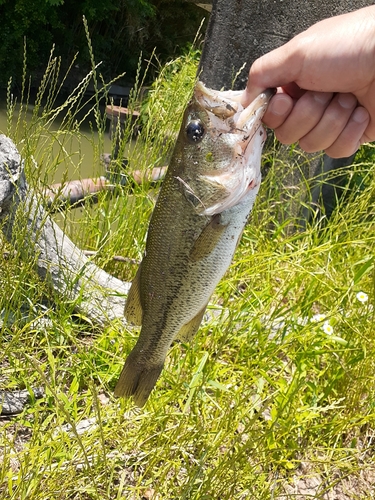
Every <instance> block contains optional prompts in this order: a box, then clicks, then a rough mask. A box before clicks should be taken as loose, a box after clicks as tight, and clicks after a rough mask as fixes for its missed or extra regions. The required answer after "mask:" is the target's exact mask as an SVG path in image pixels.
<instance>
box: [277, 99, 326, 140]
mask: <svg viewBox="0 0 375 500" xmlns="http://www.w3.org/2000/svg"><path fill="white" fill-rule="evenodd" d="M332 96H333V94H332V92H310V91H309V92H305V94H304V95H303V96H302V97H301V99H298V101H297V102H296V104H295V105H294V108H293V109H292V111H291V113H290V114H289V116H288V117H287V119H286V120H285V121H284V123H283V124H282V125H280V126H279V127H277V128H276V129H275V135H276V137H277V138H278V139H279V141H280V142H282V143H283V144H292V143H293V142H298V141H299V140H300V139H301V138H302V137H304V136H305V135H307V134H308V133H309V132H310V131H311V130H312V129H313V128H314V127H315V126H316V125H317V124H318V123H319V121H320V120H321V118H322V116H323V114H324V112H325V110H326V108H327V106H328V104H329V102H330V101H331V100H332Z"/></svg>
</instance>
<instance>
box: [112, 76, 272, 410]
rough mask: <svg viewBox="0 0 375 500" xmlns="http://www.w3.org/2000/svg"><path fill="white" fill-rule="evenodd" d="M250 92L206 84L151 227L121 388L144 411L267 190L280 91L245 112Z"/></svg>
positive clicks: (186, 121)
mask: <svg viewBox="0 0 375 500" xmlns="http://www.w3.org/2000/svg"><path fill="white" fill-rule="evenodd" d="M241 94H242V92H235V91H227V92H218V91H213V90H210V89H207V88H206V87H205V86H204V85H203V84H202V83H201V82H198V83H197V84H196V86H195V89H194V95H193V97H192V99H191V101H190V103H189V105H188V107H187V109H186V111H185V114H184V118H183V123H182V126H181V130H180V133H179V137H178V139H177V142H176V146H175V149H174V153H173V156H172V159H171V162H170V165H169V167H168V171H167V174H166V177H165V179H164V181H163V185H162V187H161V190H160V193H159V196H158V200H157V202H156V205H155V209H154V212H153V214H152V217H151V221H150V225H149V230H148V235H147V242H146V250H145V254H144V257H143V260H142V262H141V264H140V267H139V269H138V271H137V274H136V276H135V279H134V280H133V283H132V286H131V289H130V291H129V295H128V298H127V302H126V306H125V317H126V319H127V321H128V322H130V323H133V324H136V325H141V326H142V328H141V332H140V335H139V338H138V341H137V343H136V345H135V347H134V349H133V350H132V351H131V353H130V354H129V356H128V358H127V360H126V362H125V365H124V368H123V370H122V373H121V375H120V379H119V381H118V383H117V386H116V388H115V395H116V396H124V397H130V396H133V398H134V402H135V403H136V404H137V405H138V406H143V405H144V404H145V402H146V401H147V399H148V397H149V395H150V392H151V391H152V389H153V387H154V385H155V383H156V381H157V379H158V377H159V375H160V373H161V371H162V369H163V365H164V362H165V358H166V355H167V352H168V349H169V348H170V346H171V344H172V342H173V340H174V339H176V338H179V339H182V340H189V339H191V338H192V337H193V336H194V334H195V333H196V332H197V330H198V328H199V325H200V323H201V321H202V317H203V315H204V312H205V309H206V307H207V304H208V301H209V299H210V297H211V295H212V293H213V292H214V290H215V287H216V285H217V284H218V282H219V281H220V279H221V278H222V276H223V275H224V273H225V272H226V270H227V269H228V267H229V265H230V263H231V260H232V258H233V254H234V252H235V249H236V246H237V244H238V241H239V239H240V237H241V234H242V231H243V229H244V226H245V224H246V221H247V218H248V216H249V213H250V211H251V208H252V206H253V203H254V201H255V197H256V194H257V192H258V190H259V186H260V181H261V173H260V163H261V152H262V147H263V143H264V139H265V135H266V134H265V131H264V129H263V127H262V124H261V120H262V117H263V114H264V112H265V110H266V107H267V104H268V102H269V99H270V97H271V96H272V91H266V92H265V93H263V94H261V95H260V96H258V98H257V99H255V101H253V103H251V105H250V106H248V107H247V108H245V109H244V108H243V107H242V105H241V104H240V96H241Z"/></svg>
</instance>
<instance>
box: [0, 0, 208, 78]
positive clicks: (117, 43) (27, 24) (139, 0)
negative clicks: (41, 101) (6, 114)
mask: <svg viewBox="0 0 375 500" xmlns="http://www.w3.org/2000/svg"><path fill="white" fill-rule="evenodd" d="M0 13H1V33H0V85H2V86H5V85H6V84H7V82H8V80H9V78H10V77H12V78H13V82H14V83H20V76H21V75H20V74H19V68H21V67H22V60H23V52H24V43H25V40H26V45H27V54H28V59H27V64H28V71H29V72H30V71H32V72H34V73H35V72H40V71H41V70H42V67H43V64H41V63H42V62H43V61H45V60H46V59H47V57H48V54H49V52H50V51H51V48H52V46H53V45H54V46H55V52H56V54H57V55H58V56H60V57H61V58H62V60H63V67H64V70H66V69H67V65H66V63H65V61H71V60H72V58H73V57H75V55H76V53H77V52H78V53H79V55H78V58H77V61H76V66H77V67H76V72H77V73H78V74H79V75H82V76H84V75H85V74H86V73H87V71H88V70H89V68H90V55H89V53H88V51H87V44H86V34H85V29H84V26H83V23H82V18H83V16H85V18H86V19H87V22H88V26H89V31H90V33H91V34H92V38H93V45H94V52H95V54H96V58H97V60H100V61H102V62H103V65H102V72H103V73H104V74H105V76H106V78H107V79H110V78H113V77H114V76H115V75H118V74H119V73H123V72H127V73H128V79H129V80H130V81H132V80H133V78H134V76H135V72H136V69H137V65H138V60H139V56H140V54H141V53H143V56H144V57H145V58H146V59H147V58H149V57H150V56H151V53H152V52H153V50H154V49H156V51H157V54H158V57H159V59H160V60H161V61H165V60H166V59H168V58H170V57H172V56H176V55H178V54H179V53H181V51H183V50H184V48H185V46H186V44H187V43H188V42H190V43H191V42H192V40H193V39H194V36H195V33H196V31H197V29H198V26H199V24H200V22H201V20H202V18H203V17H204V11H203V10H202V9H199V8H198V7H196V6H195V5H193V4H189V3H187V2H183V1H182V0H178V1H171V0H107V1H105V2H102V1H98V0H74V1H73V0H48V1H47V0H46V1H38V2H30V1H27V0H14V1H13V0H4V1H3V2H0Z"/></svg>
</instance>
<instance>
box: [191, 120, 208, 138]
mask: <svg viewBox="0 0 375 500" xmlns="http://www.w3.org/2000/svg"><path fill="white" fill-rule="evenodd" d="M204 132H205V130H204V126H203V123H202V122H201V121H200V120H192V121H191V122H189V123H188V125H187V127H186V135H187V138H188V140H189V142H192V143H197V142H199V141H201V140H202V139H203V136H204Z"/></svg>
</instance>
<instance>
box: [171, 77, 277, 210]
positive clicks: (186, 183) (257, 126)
mask: <svg viewBox="0 0 375 500" xmlns="http://www.w3.org/2000/svg"><path fill="white" fill-rule="evenodd" d="M273 94H274V91H273V90H267V91H265V92H263V93H262V94H260V95H259V96H258V97H257V98H256V99H255V100H254V101H253V102H252V103H251V104H250V105H249V106H247V107H246V108H244V107H243V106H242V104H241V102H240V99H241V95H242V91H216V90H212V89H209V88H207V87H206V86H205V85H204V84H203V83H202V82H197V84H196V86H195V89H194V94H193V97H192V99H191V101H190V103H189V105H188V107H187V109H186V112H185V115H184V124H183V126H182V128H181V131H180V136H179V140H178V144H177V148H180V151H182V153H181V157H180V162H179V164H180V168H179V170H178V172H177V174H178V175H175V177H176V178H177V179H178V180H179V181H180V183H181V189H182V190H183V191H184V194H185V196H186V198H187V199H188V200H189V202H190V203H191V204H192V205H193V206H194V208H195V210H196V212H197V213H198V214H200V215H207V216H212V215H215V214H218V213H221V212H223V211H224V210H227V209H229V208H231V207H233V206H235V205H237V204H238V203H240V202H241V201H242V200H243V199H244V197H245V196H246V195H247V194H248V193H249V190H253V192H254V199H255V195H256V193H257V191H258V189H259V185H260V180H261V173H260V165H261V153H262V148H263V144H264V141H265V138H266V132H265V130H264V128H263V126H262V118H263V115H264V113H265V111H266V109H267V105H268V102H269V100H270V98H271V97H272V95H273ZM181 145H182V148H181Z"/></svg>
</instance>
